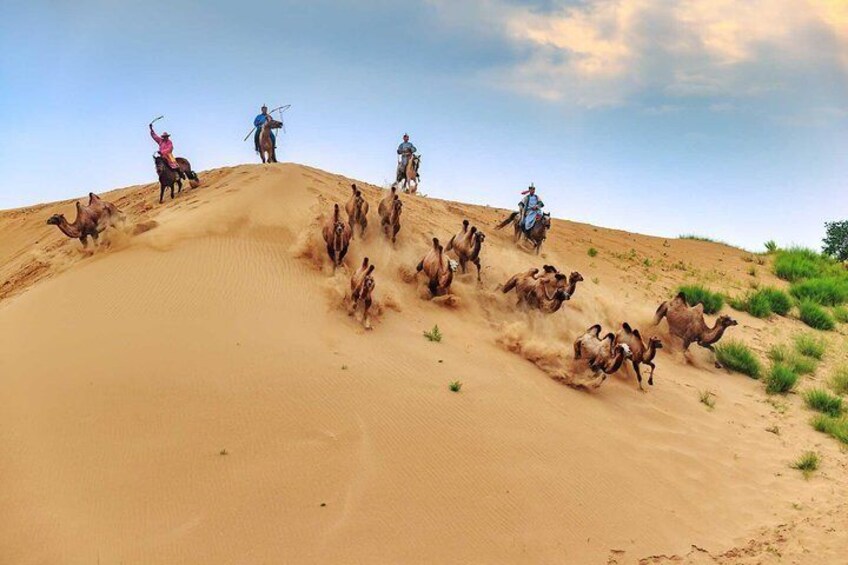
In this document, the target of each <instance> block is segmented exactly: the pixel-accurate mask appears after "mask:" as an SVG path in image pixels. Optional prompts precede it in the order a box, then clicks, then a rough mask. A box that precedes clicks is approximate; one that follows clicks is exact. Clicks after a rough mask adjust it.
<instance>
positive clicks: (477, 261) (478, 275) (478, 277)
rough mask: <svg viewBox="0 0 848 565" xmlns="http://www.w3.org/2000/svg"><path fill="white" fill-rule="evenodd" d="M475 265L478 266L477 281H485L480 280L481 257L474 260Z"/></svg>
mask: <svg viewBox="0 0 848 565" xmlns="http://www.w3.org/2000/svg"><path fill="white" fill-rule="evenodd" d="M473 263H474V265H475V266H476V267H477V282H483V281H482V280H480V258H479V257H477V258H476V259H474V260H473Z"/></svg>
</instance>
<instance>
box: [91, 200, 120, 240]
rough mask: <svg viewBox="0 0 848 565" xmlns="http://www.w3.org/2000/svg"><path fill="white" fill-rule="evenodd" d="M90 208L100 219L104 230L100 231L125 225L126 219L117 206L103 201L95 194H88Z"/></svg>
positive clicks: (99, 221)
mask: <svg viewBox="0 0 848 565" xmlns="http://www.w3.org/2000/svg"><path fill="white" fill-rule="evenodd" d="M88 207H89V208H90V209H91V211H92V212H94V214H95V215H96V216H97V217H98V218H99V219H98V223H99V224H100V227H102V228H103V229H101V230H100V231H103V230H104V229H106V228H107V227H116V226H118V225H119V224H121V223H123V221H124V219H125V216H124V213H123V212H121V211H120V210H119V209H118V207H117V206H115V205H114V204H112V203H111V202H107V201H106V200H102V199H101V198H100V197H99V196H97V195H96V194H94V193H93V192H89V193H88Z"/></svg>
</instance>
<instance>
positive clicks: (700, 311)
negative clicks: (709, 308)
mask: <svg viewBox="0 0 848 565" xmlns="http://www.w3.org/2000/svg"><path fill="white" fill-rule="evenodd" d="M692 309H693V310H694V311H695V312H697V313H698V314H701V315H702V316H703V315H704V305H703V303H701V302H698V303H697V304H695V305H694V306H693V307H692Z"/></svg>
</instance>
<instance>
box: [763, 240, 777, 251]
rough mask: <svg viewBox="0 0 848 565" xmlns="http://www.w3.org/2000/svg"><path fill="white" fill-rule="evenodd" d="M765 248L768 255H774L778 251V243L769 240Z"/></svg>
mask: <svg viewBox="0 0 848 565" xmlns="http://www.w3.org/2000/svg"><path fill="white" fill-rule="evenodd" d="M765 246H766V253H774V252H775V251H777V242H775V241H774V240H773V239H770V240H768V241H767V242H766V243H765Z"/></svg>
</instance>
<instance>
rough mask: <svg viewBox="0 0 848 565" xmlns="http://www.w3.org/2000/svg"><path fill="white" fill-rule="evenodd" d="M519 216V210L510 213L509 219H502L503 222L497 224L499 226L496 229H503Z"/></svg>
mask: <svg viewBox="0 0 848 565" xmlns="http://www.w3.org/2000/svg"><path fill="white" fill-rule="evenodd" d="M517 217H518V212H513V213H512V214H510V215H509V217H507V219H506V220H504V221H502V222H501V223H499V224H498V225H497V227H495V229H496V230H499V229H501V228H504V227H506V226H508V225H509V224H511V223H512V222H513V221H514V220H515V218H517Z"/></svg>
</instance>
